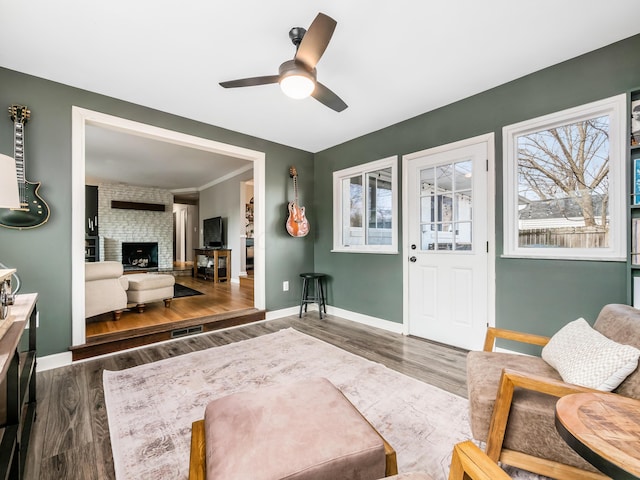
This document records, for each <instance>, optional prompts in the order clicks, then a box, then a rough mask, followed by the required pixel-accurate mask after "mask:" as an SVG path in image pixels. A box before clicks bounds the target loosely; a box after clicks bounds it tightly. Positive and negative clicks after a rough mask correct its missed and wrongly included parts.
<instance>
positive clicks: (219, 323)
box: [69, 308, 266, 361]
mask: <svg viewBox="0 0 640 480" xmlns="http://www.w3.org/2000/svg"><path fill="white" fill-rule="evenodd" d="M265 318H266V313H265V311H264V310H258V309H256V308H247V309H242V310H234V311H233V312H228V313H221V314H217V315H210V316H207V317H199V318H191V319H186V320H180V321H177V322H171V323H166V324H157V325H149V326H144V327H140V328H136V329H133V330H127V331H125V332H111V333H104V334H100V335H94V336H91V337H89V338H87V343H84V344H82V345H76V346H72V347H70V348H69V350H71V355H72V359H73V361H76V360H84V359H87V358H91V357H95V356H98V355H104V354H107V353H113V352H118V351H120V350H125V349H128V348H134V347H140V346H143V345H149V344H152V343H155V342H162V341H165V340H171V339H174V338H180V337H183V336H187V335H193V334H196V333H202V332H211V331H214V330H220V329H223V328H229V327H235V326H238V325H246V324H249V323H253V322H257V321H260V320H264V319H265Z"/></svg>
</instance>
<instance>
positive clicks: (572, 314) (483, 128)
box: [315, 36, 640, 334]
mask: <svg viewBox="0 0 640 480" xmlns="http://www.w3.org/2000/svg"><path fill="white" fill-rule="evenodd" d="M638 52H640V36H634V37H632V38H630V39H627V40H625V41H622V42H619V43H616V44H613V45H610V46H608V47H606V48H603V49H600V50H597V51H594V52H591V53H589V54H587V55H584V56H581V57H578V58H575V59H573V60H570V61H568V62H564V63H562V64H559V65H556V66H553V67H550V68H547V69H545V70H542V71H539V72H536V73H534V74H531V75H528V76H526V77H523V78H520V79H518V80H515V81H513V82H510V83H507V84H505V85H502V86H499V87H497V88H494V89H492V90H489V91H486V92H483V93H480V94H478V95H475V96H473V97H469V98H466V99H464V100H461V101H459V102H456V103H453V104H451V105H447V106H445V107H443V108H440V109H437V110H434V111H431V112H428V113H425V114H423V115H420V116H418V117H415V118H412V119H410V120H407V121H404V122H402V123H399V124H396V125H393V126H391V127H388V128H385V129H383V130H380V131H377V132H373V133H371V134H368V135H365V136H363V137H360V138H357V139H354V140H352V141H349V142H346V143H344V144H341V145H338V146H335V147H333V148H330V149H327V150H324V151H322V152H319V153H317V154H316V155H315V176H316V178H315V184H316V192H326V194H325V195H323V196H322V198H321V197H320V196H317V197H316V214H317V216H318V221H319V222H320V223H321V224H322V225H326V226H327V228H325V229H323V230H322V231H321V232H320V234H319V235H318V238H317V241H316V246H315V268H316V270H318V271H323V272H327V273H329V274H330V275H331V277H332V279H331V284H330V286H329V302H330V303H331V304H332V305H334V306H336V307H339V308H344V309H347V310H351V311H356V312H359V313H362V314H366V315H371V316H374V317H378V318H383V319H386V320H391V321H394V322H402V266H403V265H402V262H404V261H405V259H404V257H403V256H402V255H401V254H399V255H374V254H345V253H331V252H330V250H331V247H332V232H331V228H330V226H331V222H332V207H331V201H330V200H329V199H330V196H329V192H331V189H332V172H333V171H334V170H338V169H342V168H347V167H350V166H354V165H358V164H361V163H365V162H369V161H372V160H377V159H380V158H384V157H388V156H390V155H403V154H408V153H412V152H416V151H420V150H423V149H427V148H430V147H435V146H438V145H443V144H446V143H450V142H454V141H457V140H462V139H465V138H470V137H474V136H476V135H481V134H485V133H488V132H494V133H495V141H496V144H495V146H496V237H495V242H496V324H497V325H498V326H500V327H504V328H514V329H520V330H525V331H530V332H535V333H541V334H553V333H554V332H555V331H557V330H558V328H559V327H560V326H562V325H563V324H565V323H567V322H568V321H571V320H574V319H575V318H578V317H579V316H584V317H585V318H587V319H588V320H593V319H595V317H596V315H597V313H598V312H599V310H600V308H601V307H602V306H603V305H604V304H606V303H612V302H616V303H625V301H626V266H625V263H624V262H594V261H552V260H529V259H513V258H510V259H507V258H501V254H502V220H503V219H502V210H503V209H502V127H503V126H505V125H509V124H512V123H516V122H520V121H523V120H527V119H530V118H534V117H537V116H540V115H545V114H548V113H551V112H556V111H559V110H563V109H565V108H569V107H574V106H577V105H581V104H584V103H587V102H591V101H594V100H599V99H602V98H606V97H610V96H613V95H617V94H620V93H624V92H626V91H627V90H630V89H632V88H636V87H638V86H639V85H640V55H638ZM400 167H401V163H400ZM399 243H400V245H403V243H402V239H400V241H399Z"/></svg>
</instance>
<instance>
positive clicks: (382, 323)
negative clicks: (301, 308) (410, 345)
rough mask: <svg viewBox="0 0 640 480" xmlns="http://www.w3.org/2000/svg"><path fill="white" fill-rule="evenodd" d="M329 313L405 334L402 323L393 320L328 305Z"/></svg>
mask: <svg viewBox="0 0 640 480" xmlns="http://www.w3.org/2000/svg"><path fill="white" fill-rule="evenodd" d="M327 313H329V314H330V315H335V316H336V317H340V318H344V319H345V320H351V321H352V322H356V323H361V324H363V325H368V326H369V327H374V328H380V329H382V330H386V331H388V332H393V333H400V334H403V333H404V332H403V330H404V327H403V325H402V323H397V322H392V321H390V320H385V319H383V318H377V317H371V316H369V315H364V314H362V313H357V312H351V311H349V310H343V309H341V308H337V307H333V306H331V305H327Z"/></svg>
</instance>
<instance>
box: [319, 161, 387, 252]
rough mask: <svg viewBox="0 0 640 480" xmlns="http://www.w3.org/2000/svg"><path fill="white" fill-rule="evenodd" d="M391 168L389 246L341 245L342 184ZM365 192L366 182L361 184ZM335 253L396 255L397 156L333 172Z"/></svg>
mask: <svg viewBox="0 0 640 480" xmlns="http://www.w3.org/2000/svg"><path fill="white" fill-rule="evenodd" d="M385 168H391V216H392V218H391V244H390V245H353V246H349V245H343V244H342V238H343V231H342V201H343V198H342V197H343V195H342V182H343V180H345V179H348V178H352V177H355V176H358V175H360V176H362V177H364V176H365V175H366V174H367V173H371V172H373V171H376V170H382V169H385ZM363 181H364V178H363ZM363 188H364V190H365V191H366V182H364V183H363ZM366 203H367V202H366V201H365V202H363V205H364V209H363V228H366V227H365V225H366V224H367V212H366ZM331 251H332V252H337V253H380V254H397V253H398V156H397V155H394V156H391V157H386V158H383V159H380V160H374V161H372V162H368V163H364V164H361V165H356V166H354V167H349V168H345V169H342V170H336V171H335V172H333V248H332V250H331Z"/></svg>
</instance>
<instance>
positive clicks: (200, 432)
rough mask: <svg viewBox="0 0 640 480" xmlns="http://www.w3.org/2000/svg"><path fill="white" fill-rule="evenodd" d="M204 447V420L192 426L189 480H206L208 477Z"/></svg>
mask: <svg viewBox="0 0 640 480" xmlns="http://www.w3.org/2000/svg"><path fill="white" fill-rule="evenodd" d="M204 447H205V446H204V420H198V421H197V422H193V423H192V424H191V455H190V457H189V480H205V478H206V476H207V471H206V461H205V460H206V457H205V456H206V451H205V448H204Z"/></svg>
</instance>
